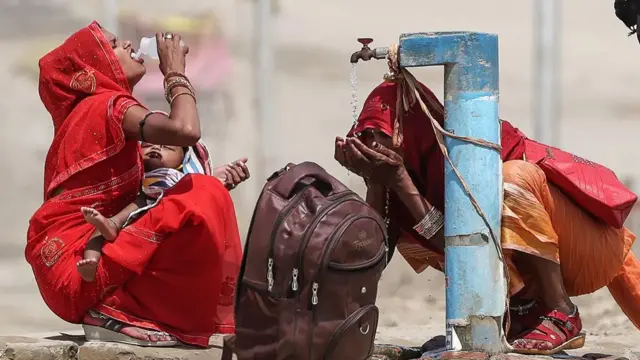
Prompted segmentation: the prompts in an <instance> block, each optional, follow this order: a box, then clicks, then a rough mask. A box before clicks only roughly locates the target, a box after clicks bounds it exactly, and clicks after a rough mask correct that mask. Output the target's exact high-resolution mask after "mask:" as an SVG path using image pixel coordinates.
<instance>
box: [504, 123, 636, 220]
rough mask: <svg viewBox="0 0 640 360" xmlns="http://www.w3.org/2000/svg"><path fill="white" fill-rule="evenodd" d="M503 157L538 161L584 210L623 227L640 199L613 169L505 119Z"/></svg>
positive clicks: (552, 181) (553, 180)
mask: <svg viewBox="0 0 640 360" xmlns="http://www.w3.org/2000/svg"><path fill="white" fill-rule="evenodd" d="M502 136H503V137H502V145H503V159H504V158H505V157H508V158H510V159H514V158H521V159H525V160H527V161H529V162H533V163H536V164H538V166H540V168H541V169H542V171H544V173H545V175H546V176H547V179H548V180H549V181H550V182H551V183H552V184H554V185H556V186H557V187H558V188H559V189H560V190H562V191H563V192H564V193H565V194H566V195H567V196H568V197H569V198H571V199H572V200H573V201H575V202H576V203H577V204H578V205H579V206H580V207H582V208H583V209H584V210H586V211H588V212H589V213H591V214H592V215H593V216H595V217H596V218H598V219H600V220H602V221H603V222H605V223H607V224H608V225H611V226H613V227H615V228H617V229H620V228H622V227H623V225H624V221H625V220H626V219H627V216H629V213H630V212H631V209H632V208H633V205H634V204H635V203H636V201H637V200H638V197H637V195H636V194H634V193H633V192H632V191H631V190H629V189H628V188H627V187H626V186H625V185H624V184H622V182H621V181H620V180H619V179H618V177H617V176H616V174H615V173H614V172H613V171H611V170H610V169H608V168H606V167H604V166H602V165H600V164H596V163H594V162H593V161H589V160H587V159H584V158H581V157H579V156H577V155H573V154H571V153H568V152H566V151H563V150H560V149H558V148H555V147H552V146H548V145H544V144H541V143H539V142H537V141H534V140H531V139H528V138H527V137H526V136H525V135H524V134H523V133H522V132H520V130H518V129H516V128H514V127H513V126H512V125H511V124H509V123H508V122H506V121H503V122H502Z"/></svg>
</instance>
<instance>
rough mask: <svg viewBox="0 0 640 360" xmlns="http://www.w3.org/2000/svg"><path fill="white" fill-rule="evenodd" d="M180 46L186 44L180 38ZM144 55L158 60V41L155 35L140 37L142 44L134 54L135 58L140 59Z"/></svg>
mask: <svg viewBox="0 0 640 360" xmlns="http://www.w3.org/2000/svg"><path fill="white" fill-rule="evenodd" d="M180 46H184V41H182V40H180ZM142 55H145V56H147V57H150V58H152V59H154V60H158V59H159V58H160V57H159V56H158V43H157V42H156V38H155V37H152V38H151V37H143V38H142V39H140V46H139V47H138V52H136V53H135V54H133V58H134V59H139V58H140V57H141V56H142Z"/></svg>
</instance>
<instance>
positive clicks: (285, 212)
mask: <svg viewBox="0 0 640 360" xmlns="http://www.w3.org/2000/svg"><path fill="white" fill-rule="evenodd" d="M307 188H308V186H305V187H304V188H303V189H302V190H301V191H300V192H299V193H297V194H296V195H295V196H294V197H293V199H291V202H289V204H287V206H286V207H285V208H284V209H283V210H282V211H281V212H280V213H279V214H278V217H277V218H276V220H275V222H274V223H273V228H272V230H271V236H270V238H269V242H270V246H269V255H268V257H267V284H268V290H269V292H271V290H272V289H273V284H274V282H275V277H274V271H273V265H274V261H273V259H274V257H275V255H274V253H275V251H274V246H275V243H276V237H277V235H278V229H279V228H280V225H282V223H283V222H284V220H285V219H286V218H287V217H288V216H289V214H290V213H291V211H293V209H295V208H296V207H298V205H299V204H300V202H301V201H302V200H303V199H304V195H305V193H306V190H307Z"/></svg>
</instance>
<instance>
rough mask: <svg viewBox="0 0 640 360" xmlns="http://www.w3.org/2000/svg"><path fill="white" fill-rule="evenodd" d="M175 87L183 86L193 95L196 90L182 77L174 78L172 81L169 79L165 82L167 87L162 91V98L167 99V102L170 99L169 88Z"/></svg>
mask: <svg viewBox="0 0 640 360" xmlns="http://www.w3.org/2000/svg"><path fill="white" fill-rule="evenodd" d="M175 87H184V88H186V89H187V90H189V92H191V93H193V94H194V95H195V93H196V91H195V89H194V88H193V86H191V84H190V83H189V82H188V81H185V80H183V79H174V80H172V81H170V82H169V83H168V84H167V87H166V89H165V91H164V98H165V99H166V100H167V102H169V101H171V100H170V99H171V90H173V88H175Z"/></svg>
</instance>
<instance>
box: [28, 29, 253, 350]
mask: <svg viewBox="0 0 640 360" xmlns="http://www.w3.org/2000/svg"><path fill="white" fill-rule="evenodd" d="M156 38H157V41H158V51H159V55H160V69H161V71H162V73H163V74H164V75H165V80H164V85H165V88H166V89H167V93H166V95H167V99H168V101H169V102H170V104H171V112H170V114H169V115H168V116H167V115H166V114H163V113H161V112H157V113H156V112H149V111H148V110H147V109H146V108H145V107H144V106H142V105H141V104H140V103H139V102H138V101H137V100H136V99H135V98H134V97H133V96H132V95H131V91H132V88H133V86H135V84H136V83H137V82H138V81H139V80H140V79H141V78H142V77H143V76H144V74H145V67H144V65H143V61H142V60H135V59H134V56H132V55H133V49H132V47H131V43H130V42H128V41H121V40H119V39H117V38H116V37H115V36H114V35H113V34H111V33H109V32H107V31H106V30H104V29H102V28H101V27H100V25H99V24H98V23H96V22H93V23H92V24H90V25H89V26H87V27H85V28H83V29H81V30H79V31H78V32H76V33H75V34H73V35H71V37H69V38H68V39H67V40H66V41H65V42H64V43H63V44H62V45H61V46H60V47H58V48H56V49H54V50H53V51H51V52H50V53H48V54H47V55H45V56H44V57H43V58H42V59H41V60H40V84H39V91H40V97H41V99H42V102H43V103H44V105H45V107H46V108H47V110H48V111H49V113H50V114H51V117H52V120H53V123H54V128H55V130H54V138H53V142H52V144H51V147H50V149H49V152H48V154H47V158H46V164H45V176H44V203H43V205H42V206H41V207H40V208H39V209H38V210H37V211H36V213H35V214H34V215H33V217H32V218H31V220H30V224H29V231H28V240H27V246H26V249H25V256H26V258H27V261H28V262H29V264H30V265H31V267H32V269H33V272H34V275H35V278H36V281H37V283H38V287H39V289H40V293H41V294H42V297H43V299H44V301H45V302H46V304H47V305H48V306H49V308H50V309H51V310H52V311H53V312H54V313H55V314H56V315H58V316H59V317H61V318H62V319H64V320H66V321H69V322H72V323H82V324H84V327H85V334H86V336H87V339H89V340H105V341H120V342H127V343H132V344H138V345H150V346H171V345H175V344H177V343H178V341H181V342H183V343H186V344H191V345H197V346H207V345H208V343H209V337H210V336H211V335H212V334H214V333H232V332H233V331H234V320H233V300H234V289H235V281H236V276H237V271H238V269H239V265H240V261H241V252H242V250H241V247H240V246H241V245H240V237H239V233H238V228H237V223H236V218H235V211H234V206H233V202H232V200H231V198H230V196H229V192H228V190H227V189H226V188H225V187H224V185H223V184H222V182H220V181H219V180H218V179H216V178H214V177H210V176H204V175H199V174H189V175H186V176H185V177H184V178H183V179H182V180H181V181H180V182H179V183H178V184H177V185H176V186H174V187H173V188H171V189H170V190H168V191H167V192H166V194H165V196H164V198H163V199H162V200H161V201H160V202H159V204H158V205H157V206H156V207H154V208H152V209H151V210H149V212H147V213H146V214H145V215H144V216H142V217H141V218H140V219H138V220H137V221H135V222H134V223H133V224H132V225H130V226H127V227H126V228H124V229H122V231H121V232H120V234H119V236H118V237H117V238H116V240H115V241H114V242H112V243H107V244H105V246H104V248H103V256H102V260H101V261H100V264H99V267H98V270H97V276H96V280H95V281H94V282H92V283H88V282H84V281H82V279H81V277H80V274H79V273H78V272H77V270H76V268H75V264H76V263H77V262H78V260H79V259H80V258H81V257H82V253H83V250H84V247H85V244H86V242H87V240H88V239H89V238H90V236H91V235H92V233H93V232H94V228H93V226H92V225H90V224H88V223H86V222H85V221H84V220H83V217H82V214H81V212H80V208H81V207H93V208H95V209H97V210H98V211H100V212H101V213H102V214H104V215H105V216H112V215H114V214H115V213H117V212H118V211H119V210H121V209H122V208H124V207H125V206H126V205H127V204H129V203H131V202H132V201H133V200H134V199H135V197H136V194H137V193H138V191H139V190H140V184H141V180H142V175H143V166H142V155H141V151H140V145H139V141H141V140H144V141H147V142H151V143H156V144H166V145H176V146H192V145H195V144H196V143H197V141H198V139H199V138H200V121H199V118H198V113H197V110H196V103H195V93H194V92H193V88H192V87H191V85H190V83H189V81H188V79H187V78H186V77H185V76H184V75H183V74H184V70H185V55H186V53H187V52H188V48H187V47H181V46H180V37H179V36H178V35H174V34H171V33H166V34H164V35H163V34H156ZM158 85H160V84H158Z"/></svg>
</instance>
